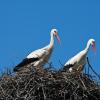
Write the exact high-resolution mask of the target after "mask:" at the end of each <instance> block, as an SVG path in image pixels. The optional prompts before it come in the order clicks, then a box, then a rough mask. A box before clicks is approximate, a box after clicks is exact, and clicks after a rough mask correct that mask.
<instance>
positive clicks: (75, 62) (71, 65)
mask: <svg viewBox="0 0 100 100" xmlns="http://www.w3.org/2000/svg"><path fill="white" fill-rule="evenodd" d="M90 46H92V47H93V50H94V52H95V51H96V48H95V40H94V39H89V41H88V42H87V46H86V48H85V49H84V50H82V51H81V52H79V53H78V54H76V55H75V56H74V57H72V58H71V59H69V60H68V61H67V62H66V63H65V65H64V67H65V68H68V69H69V72H72V71H73V70H76V71H78V70H79V71H82V70H83V68H84V65H85V64H86V62H87V60H86V57H87V53H88V51H89V48H90Z"/></svg>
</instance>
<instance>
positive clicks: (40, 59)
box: [14, 29, 60, 72]
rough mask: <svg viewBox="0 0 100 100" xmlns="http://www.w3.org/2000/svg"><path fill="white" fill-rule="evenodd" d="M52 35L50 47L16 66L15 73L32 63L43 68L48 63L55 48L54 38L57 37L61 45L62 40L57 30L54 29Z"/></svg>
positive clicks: (29, 56) (42, 49)
mask: <svg viewBox="0 0 100 100" xmlns="http://www.w3.org/2000/svg"><path fill="white" fill-rule="evenodd" d="M50 35H51V39H50V43H49V45H47V46H46V47H44V48H41V49H38V50H35V51H33V52H31V53H30V54H29V55H28V56H27V57H26V58H25V59H24V60H23V61H22V62H21V63H19V64H18V65H17V66H15V68H14V71H15V72H18V71H19V70H20V69H22V68H24V67H25V66H26V65H28V64H30V63H32V65H33V66H43V65H44V64H46V63H47V62H48V60H49V58H50V56H51V53H52V51H53V48H54V37H56V38H57V40H58V42H59V43H60V38H59V36H58V30H57V29H52V30H51V32H50Z"/></svg>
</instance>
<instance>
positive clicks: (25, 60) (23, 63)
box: [13, 58, 39, 72]
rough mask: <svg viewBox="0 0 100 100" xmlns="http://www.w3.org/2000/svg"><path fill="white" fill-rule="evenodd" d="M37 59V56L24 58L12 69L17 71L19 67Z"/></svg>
mask: <svg viewBox="0 0 100 100" xmlns="http://www.w3.org/2000/svg"><path fill="white" fill-rule="evenodd" d="M37 60H39V58H29V59H28V58H25V59H24V60H23V61H22V62H21V63H19V64H18V65H17V66H15V68H14V69H13V71H14V72H16V71H18V69H19V68H21V67H23V66H25V65H28V64H30V63H32V62H34V61H37Z"/></svg>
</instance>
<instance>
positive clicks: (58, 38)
mask: <svg viewBox="0 0 100 100" xmlns="http://www.w3.org/2000/svg"><path fill="white" fill-rule="evenodd" d="M56 38H57V40H58V42H59V43H61V41H60V37H59V36H58V35H56Z"/></svg>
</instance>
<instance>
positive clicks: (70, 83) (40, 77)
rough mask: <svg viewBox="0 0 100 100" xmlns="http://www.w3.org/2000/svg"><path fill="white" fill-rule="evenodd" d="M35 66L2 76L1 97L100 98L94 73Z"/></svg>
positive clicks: (29, 99) (24, 99)
mask: <svg viewBox="0 0 100 100" xmlns="http://www.w3.org/2000/svg"><path fill="white" fill-rule="evenodd" d="M31 67H32V69H30V70H28V72H25V73H24V72H23V73H16V74H15V75H12V74H10V75H8V74H7V75H3V76H1V77H0V100H100V85H99V84H97V81H98V80H94V79H93V77H94V76H91V75H90V74H86V73H80V72H74V73H68V72H67V70H65V69H60V70H59V71H55V70H52V69H51V68H45V69H42V68H40V69H39V68H35V67H33V66H32V65H30V68H31ZM95 76H96V75H95Z"/></svg>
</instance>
